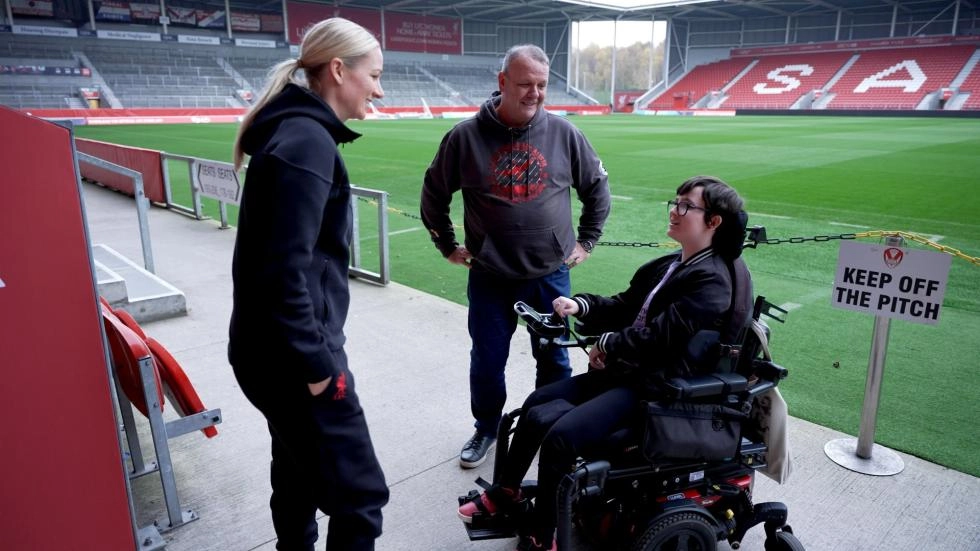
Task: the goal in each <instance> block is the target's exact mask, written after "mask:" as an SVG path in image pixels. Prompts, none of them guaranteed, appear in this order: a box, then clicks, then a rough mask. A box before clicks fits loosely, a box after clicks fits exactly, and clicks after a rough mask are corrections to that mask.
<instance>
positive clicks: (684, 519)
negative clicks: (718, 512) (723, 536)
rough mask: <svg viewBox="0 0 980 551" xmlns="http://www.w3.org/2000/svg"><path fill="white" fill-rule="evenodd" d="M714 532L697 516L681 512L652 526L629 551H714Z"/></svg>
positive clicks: (706, 520) (716, 542)
mask: <svg viewBox="0 0 980 551" xmlns="http://www.w3.org/2000/svg"><path fill="white" fill-rule="evenodd" d="M715 549H718V540H717V539H715V530H714V527H713V526H712V525H711V523H710V522H709V521H708V519H706V518H704V517H703V516H701V515H699V514H697V513H691V512H682V513H675V514H673V515H669V516H667V517H664V518H662V519H660V520H658V521H656V522H654V523H652V524H650V526H649V527H648V528H647V529H646V531H645V532H643V534H642V535H641V536H640V537H639V539H637V540H636V542H634V543H633V548H632V550H633V551H714V550H715Z"/></svg>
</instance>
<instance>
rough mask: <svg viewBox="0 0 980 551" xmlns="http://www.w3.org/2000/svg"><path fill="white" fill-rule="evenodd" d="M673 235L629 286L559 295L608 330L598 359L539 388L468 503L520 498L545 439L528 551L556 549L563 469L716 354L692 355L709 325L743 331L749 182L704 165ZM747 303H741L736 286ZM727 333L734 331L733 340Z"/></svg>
mask: <svg viewBox="0 0 980 551" xmlns="http://www.w3.org/2000/svg"><path fill="white" fill-rule="evenodd" d="M668 205H669V207H670V208H669V221H670V225H669V228H668V230H667V235H668V236H669V237H671V238H673V239H674V240H675V241H677V242H678V243H679V244H680V246H681V250H680V251H679V252H676V253H673V254H669V255H666V256H663V257H660V258H656V259H654V260H651V261H650V262H647V263H646V264H644V265H643V266H641V267H640V268H639V269H638V270H637V271H636V273H635V274H634V276H633V278H632V280H631V281H630V285H629V287H628V288H627V289H626V290H625V291H622V292H620V293H618V294H616V295H613V296H611V297H604V296H599V295H594V294H577V295H575V296H574V297H571V298H569V297H558V298H556V299H555V300H554V302H553V307H554V310H555V312H556V313H557V314H558V315H559V316H562V317H565V316H569V315H572V316H575V317H576V318H577V319H578V320H579V322H581V323H582V324H583V327H584V328H585V332H587V333H589V334H593V335H599V337H598V340H597V342H596V344H595V345H594V346H593V347H592V348H591V350H590V352H589V368H590V369H589V370H588V372H586V373H583V374H580V375H577V376H575V377H572V378H570V379H566V380H563V381H558V382H555V383H552V384H550V385H547V386H544V387H541V388H539V389H537V390H535V391H534V392H533V393H531V395H530V396H528V398H527V399H526V400H525V402H524V405H523V406H522V408H521V410H522V411H523V412H524V413H523V415H522V416H521V418H520V420H519V421H518V424H517V427H516V429H515V432H514V435H513V439H512V443H511V446H510V452H509V453H508V455H507V456H506V459H505V461H504V462H503V463H502V472H501V473H499V476H498V475H497V474H495V480H496V481H497V483H496V484H494V485H492V486H490V488H489V489H488V490H487V491H485V492H483V493H482V494H480V495H479V496H477V497H475V498H474V499H472V500H470V501H467V502H465V503H463V504H462V505H461V506H460V507H459V511H458V513H459V516H460V518H462V520H463V521H464V522H471V521H472V518H473V515H474V514H475V513H479V514H481V515H494V514H496V513H497V512H499V511H505V510H507V508H508V507H512V506H514V505H515V504H516V503H517V502H518V501H519V500H520V495H519V494H520V488H521V482H522V481H523V478H524V476H525V474H526V473H527V471H528V469H529V468H530V466H531V463H532V461H533V460H534V456H535V453H536V452H537V451H538V449H539V448H540V456H539V460H538V492H537V495H538V496H539V497H538V498H537V499H536V500H535V501H536V503H535V507H534V511H533V516H532V519H533V520H532V528H531V529H530V533H529V534H527V535H524V536H521V539H520V541H519V544H518V547H517V549H518V550H536V549H555V548H556V546H555V542H554V534H555V527H556V523H557V510H556V500H555V499H553V498H552V499H548V498H542V497H540V496H554V495H556V491H557V487H558V484H559V482H560V480H561V478H562V477H563V476H564V475H565V474H567V473H568V472H569V471H570V469H571V468H572V467H573V466H574V464H575V461H576V459H577V458H578V457H583V456H586V455H589V454H594V453H601V451H602V449H603V444H604V442H605V440H606V439H607V438H608V436H609V435H610V434H612V433H613V432H616V431H617V430H620V429H622V428H626V427H629V426H632V425H633V424H635V423H636V420H637V419H638V417H639V410H640V408H639V404H640V401H641V400H651V399H656V397H657V388H658V385H657V382H658V381H659V380H662V378H664V377H668V378H669V377H676V376H689V375H694V374H697V373H698V372H699V371H700V370H701V369H709V368H713V367H714V366H715V365H717V361H714V362H708V363H710V365H706V366H703V367H702V366H699V365H691V362H690V361H689V359H688V358H689V356H686V355H685V351H686V350H687V349H688V344H689V341H690V340H691V338H692V336H693V335H694V334H695V333H697V332H698V331H700V330H713V331H718V333H719V334H720V335H721V338H722V339H723V340H722V342H731V339H733V338H734V337H735V336H736V335H737V333H738V331H739V330H741V328H743V327H744V326H745V323H746V320H747V318H748V317H749V314H750V312H751V309H752V304H751V295H752V293H751V291H749V292H747V293H735V292H734V289H733V281H735V280H736V278H735V276H734V274H735V273H739V274H741V275H740V276H739V277H738V278H737V279H738V284H740V285H751V280H750V278H749V277H748V271H747V270H746V268H745V265H744V263H743V262H742V260H741V259H740V258H739V256H740V255H741V252H742V244H743V241H744V239H745V228H746V223H747V219H748V217H747V215H746V213H745V210H744V203H743V201H742V198H741V197H740V196H739V195H738V193H737V192H736V191H735V190H734V189H733V188H732V187H731V186H729V185H728V184H726V183H725V182H723V181H721V180H720V179H718V178H714V177H710V176H695V177H693V178H690V179H688V180H687V181H685V182H684V183H683V184H681V185H680V187H678V188H677V197H676V198H675V199H673V200H671V201H668ZM736 294H737V295H739V296H743V297H745V300H746V301H747V302H746V303H745V304H733V297H735V296H736ZM724 339H727V340H724Z"/></svg>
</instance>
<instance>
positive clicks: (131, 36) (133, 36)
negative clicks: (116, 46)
mask: <svg viewBox="0 0 980 551" xmlns="http://www.w3.org/2000/svg"><path fill="white" fill-rule="evenodd" d="M95 34H96V36H98V37H99V38H108V39H111V40H139V41H140V42H160V33H144V32H138V31H102V30H98V31H95Z"/></svg>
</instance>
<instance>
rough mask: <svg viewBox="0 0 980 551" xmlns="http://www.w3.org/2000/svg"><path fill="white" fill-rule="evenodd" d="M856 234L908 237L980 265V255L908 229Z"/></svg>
mask: <svg viewBox="0 0 980 551" xmlns="http://www.w3.org/2000/svg"><path fill="white" fill-rule="evenodd" d="M854 235H855V237H886V236H889V235H898V236H901V237H903V238H905V239H908V240H909V241H915V242H917V243H922V244H923V245H928V246H930V247H932V248H934V249H936V250H937V251H941V252H944V253H947V254H951V255H953V256H956V257H959V258H962V259H963V260H966V261H967V262H969V263H971V264H973V265H974V266H980V257H976V256H970V255H968V254H966V253H964V252H962V251H960V250H959V249H955V248H953V247H948V246H946V245H940V244H939V243H936V242H935V241H930V240H929V239H926V238H925V237H923V236H921V235H919V234H917V233H912V232H906V231H885V230H872V231H866V232H861V233H855V234H854Z"/></svg>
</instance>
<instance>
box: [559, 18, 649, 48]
mask: <svg viewBox="0 0 980 551" xmlns="http://www.w3.org/2000/svg"><path fill="white" fill-rule="evenodd" d="M579 26H581V28H582V40H581V42H576V31H577V28H578V27H579ZM651 27H654V24H653V23H652V22H650V21H620V22H618V23H616V46H617V47H626V46H630V45H632V44H635V43H636V42H650V29H651ZM655 27H656V34H655V35H654V38H653V40H654V43H659V42H662V41H663V39H664V35H665V34H666V32H667V30H666V29H667V23H666V22H665V21H657V23H656V25H655ZM589 43H594V44H596V45H598V46H612V43H613V22H612V21H586V22H582V23H578V24H576V25H573V29H572V48H577V47H581V48H583V49H584V48H586V47H587V46H588V45H589Z"/></svg>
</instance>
